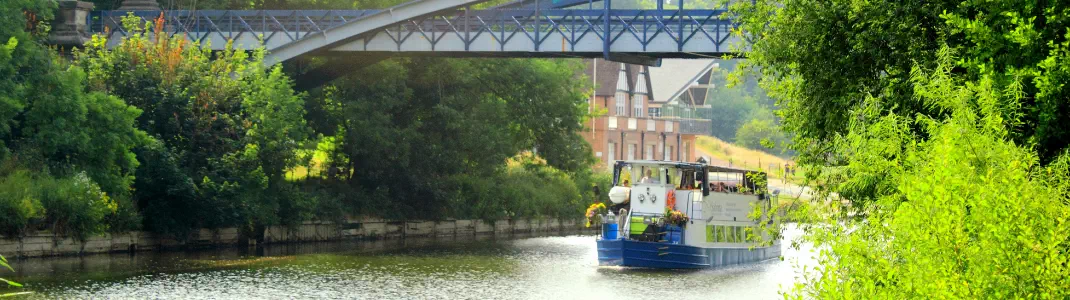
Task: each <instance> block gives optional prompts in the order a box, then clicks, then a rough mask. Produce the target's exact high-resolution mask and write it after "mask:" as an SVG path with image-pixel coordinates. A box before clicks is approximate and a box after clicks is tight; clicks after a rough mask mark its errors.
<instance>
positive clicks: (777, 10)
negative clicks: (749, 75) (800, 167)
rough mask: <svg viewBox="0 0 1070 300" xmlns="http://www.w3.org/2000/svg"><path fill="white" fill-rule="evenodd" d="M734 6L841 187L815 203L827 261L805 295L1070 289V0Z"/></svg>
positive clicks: (804, 156)
mask: <svg viewBox="0 0 1070 300" xmlns="http://www.w3.org/2000/svg"><path fill="white" fill-rule="evenodd" d="M733 9H734V10H735V11H736V12H737V13H739V16H740V18H741V20H742V21H743V26H744V31H743V34H744V36H745V37H746V38H747V39H748V40H749V41H750V42H751V43H752V44H751V45H752V46H751V51H749V52H747V57H748V59H749V60H747V63H746V64H747V65H748V66H750V67H760V68H761V70H762V74H763V78H762V80H763V82H762V84H763V86H767V87H770V89H769V92H770V95H771V96H773V97H774V98H776V99H777V100H778V106H780V107H781V108H782V109H781V110H779V111H778V113H779V114H780V115H781V116H782V117H783V124H782V125H783V128H784V129H785V130H786V131H787V133H789V134H792V135H793V136H794V142H793V147H794V148H795V149H796V150H798V151H799V152H800V158H799V162H800V164H804V165H806V166H807V167H808V172H807V176H808V177H810V179H814V180H815V181H814V182H817V183H819V185H818V187H819V189H820V192H821V193H820V194H821V195H819V196H824V197H819V199H821V200H832V201H827V202H826V201H821V202H817V203H815V204H817V205H814V206H813V207H815V208H816V210H815V212H816V213H815V214H812V215H810V217H812V218H813V219H810V221H811V222H810V224H809V226H807V227H808V229H809V230H808V234H807V235H806V238H807V239H808V240H809V241H811V242H813V243H814V245H815V249H818V251H819V253H818V254H817V258H818V262H819V263H820V266H818V267H817V268H816V269H812V271H811V272H808V273H807V274H806V276H805V278H804V279H805V280H804V281H802V282H800V283H798V284H797V286H796V290H795V292H796V295H795V296H798V297H800V298H857V297H866V298H869V297H871V298H893V299H901V298H1043V299H1063V298H1067V297H1068V295H1067V290H1066V287H1067V286H1070V282H1068V281H1067V279H1068V278H1070V268H1068V263H1067V261H1068V259H1070V242H1068V241H1067V237H1068V236H1070V233H1068V232H1067V229H1066V228H1067V224H1066V220H1067V216H1068V215H1070V157H1068V155H1067V154H1066V151H1067V149H1066V147H1067V144H1068V139H1067V138H1068V137H1070V131H1068V130H1066V127H1067V126H1068V125H1070V118H1067V116H1068V115H1070V111H1068V110H1070V101H1068V99H1070V97H1068V94H1067V88H1068V87H1067V85H1066V82H1067V81H1068V77H1067V76H1066V74H1067V73H1066V70H1068V69H1070V65H1068V62H1070V60H1068V58H1070V57H1068V56H1070V51H1068V50H1067V49H1068V48H1070V44H1068V42H1067V37H1068V36H1067V33H1066V28H1068V26H1067V25H1068V24H1067V22H1070V13H1068V12H1070V6H1067V4H1066V3H1063V2H1058V1H1055V2H1031V1H982V2H977V1H964V2H959V1H927V2H897V1H831V2H830V1H821V2H819V1H807V0H799V1H794V0H788V1H757V2H753V3H739V4H737V5H735V6H734V8H733ZM826 197H827V198H826ZM841 200H842V201H841ZM829 203H831V204H833V205H831V206H828V207H826V206H825V205H824V204H829ZM840 203H843V204H844V205H837V204H840Z"/></svg>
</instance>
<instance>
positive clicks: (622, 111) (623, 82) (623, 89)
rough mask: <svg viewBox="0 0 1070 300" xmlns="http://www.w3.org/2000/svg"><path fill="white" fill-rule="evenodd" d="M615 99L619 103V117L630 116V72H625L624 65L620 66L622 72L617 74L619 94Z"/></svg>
mask: <svg viewBox="0 0 1070 300" xmlns="http://www.w3.org/2000/svg"><path fill="white" fill-rule="evenodd" d="M614 98H615V100H616V101H617V115H618V116H626V115H627V114H628V72H626V71H625V69H624V64H620V72H619V73H617V93H616V94H615V97H614Z"/></svg>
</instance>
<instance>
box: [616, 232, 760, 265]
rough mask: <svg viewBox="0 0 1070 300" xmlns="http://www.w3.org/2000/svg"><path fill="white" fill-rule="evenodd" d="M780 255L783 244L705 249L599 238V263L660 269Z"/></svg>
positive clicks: (743, 261)
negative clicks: (752, 247)
mask: <svg viewBox="0 0 1070 300" xmlns="http://www.w3.org/2000/svg"><path fill="white" fill-rule="evenodd" d="M779 256H780V245H779V243H778V244H774V245H773V246H771V247H761V248H754V249H748V248H703V247H695V246H688V245H678V244H668V243H655V242H640V241H634V240H602V239H599V240H598V265H600V266H623V267H636V268H656V269H702V268H713V267H721V266H730V265H735V264H743V263H750V262H758V261H763V260H767V259H772V258H777V257H779Z"/></svg>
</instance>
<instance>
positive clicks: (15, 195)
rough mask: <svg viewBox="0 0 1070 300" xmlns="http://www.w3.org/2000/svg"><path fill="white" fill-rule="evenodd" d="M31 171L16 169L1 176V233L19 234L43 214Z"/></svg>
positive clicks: (7, 234) (10, 235)
mask: <svg viewBox="0 0 1070 300" xmlns="http://www.w3.org/2000/svg"><path fill="white" fill-rule="evenodd" d="M37 190H38V189H37V188H36V187H35V182H34V178H33V176H31V173H30V172H29V171H27V170H16V171H14V172H12V173H11V174H8V175H7V176H3V177H0V216H3V217H2V218H0V234H4V235H6V236H9V237H12V236H19V235H20V234H22V233H23V232H24V231H25V229H26V228H27V226H28V225H29V224H30V222H31V220H33V219H34V218H39V217H41V216H43V214H44V209H43V208H42V207H41V200H40V198H39V197H38V195H37Z"/></svg>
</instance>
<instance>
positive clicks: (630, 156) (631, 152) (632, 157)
mask: <svg viewBox="0 0 1070 300" xmlns="http://www.w3.org/2000/svg"><path fill="white" fill-rule="evenodd" d="M635 147H636V145H635V144H631V145H628V160H635Z"/></svg>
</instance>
